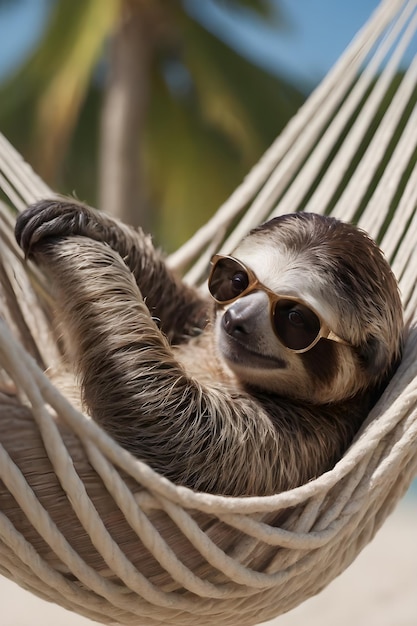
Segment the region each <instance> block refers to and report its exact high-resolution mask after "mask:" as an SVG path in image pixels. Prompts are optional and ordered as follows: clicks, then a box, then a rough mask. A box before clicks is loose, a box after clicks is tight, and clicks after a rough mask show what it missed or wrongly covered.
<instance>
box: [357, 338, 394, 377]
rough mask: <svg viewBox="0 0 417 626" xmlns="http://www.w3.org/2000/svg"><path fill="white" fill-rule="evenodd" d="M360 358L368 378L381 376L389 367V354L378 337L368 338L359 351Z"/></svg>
mask: <svg viewBox="0 0 417 626" xmlns="http://www.w3.org/2000/svg"><path fill="white" fill-rule="evenodd" d="M361 358H362V361H363V364H364V366H365V368H366V371H367V372H368V373H369V375H370V376H378V375H381V374H383V373H384V372H385V371H386V369H387V367H388V366H389V365H390V354H389V350H388V348H387V346H386V344H385V343H384V342H383V341H381V340H380V339H378V337H375V336H371V337H369V339H368V341H367V343H366V345H365V346H364V347H363V348H362V350H361Z"/></svg>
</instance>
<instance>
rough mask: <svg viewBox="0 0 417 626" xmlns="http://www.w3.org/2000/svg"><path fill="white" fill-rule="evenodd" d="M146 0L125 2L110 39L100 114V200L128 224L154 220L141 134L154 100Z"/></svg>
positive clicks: (150, 39) (109, 210)
mask: <svg viewBox="0 0 417 626" xmlns="http://www.w3.org/2000/svg"><path fill="white" fill-rule="evenodd" d="M148 6H149V5H148V3H147V2H126V3H125V5H124V8H123V11H122V17H121V20H120V22H119V25H118V27H117V30H116V32H115V34H114V37H113V39H112V41H111V44H110V53H109V71H108V79H107V86H106V91H105V97H104V105H103V110H102V118H101V146H100V157H99V194H98V195H99V203H100V204H99V205H100V208H101V209H103V210H104V211H106V212H108V213H110V214H111V215H113V216H116V217H119V218H120V219H122V220H123V221H125V222H127V223H128V224H131V225H134V226H137V225H139V224H140V225H141V226H143V227H144V228H147V227H148V226H149V214H148V203H147V193H146V186H145V182H144V179H145V177H144V172H143V163H142V158H141V143H142V142H141V138H142V136H143V130H144V126H145V119H146V113H147V107H148V101H149V71H150V63H151V58H152V48H153V42H152V37H151V34H150V33H151V31H152V29H150V28H149V24H148V21H149V16H148V15H147V14H146V13H147V12H146V10H144V9H147V8H148Z"/></svg>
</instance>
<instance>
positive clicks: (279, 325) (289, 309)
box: [273, 298, 320, 350]
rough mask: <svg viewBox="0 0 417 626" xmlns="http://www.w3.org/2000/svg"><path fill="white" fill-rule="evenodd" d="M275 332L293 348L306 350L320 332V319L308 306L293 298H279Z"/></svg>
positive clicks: (274, 313)
mask: <svg viewBox="0 0 417 626" xmlns="http://www.w3.org/2000/svg"><path fill="white" fill-rule="evenodd" d="M273 317H274V325H275V332H276V334H277V335H278V337H279V339H280V340H281V341H282V343H283V344H284V345H285V346H287V348H291V349H292V350H304V349H305V348H307V347H308V346H309V345H310V344H312V343H313V341H314V340H315V339H316V337H317V335H318V334H319V332H320V320H319V318H318V317H317V315H316V314H315V313H314V312H313V311H312V310H311V309H309V308H308V307H307V306H304V305H303V304H301V303H299V302H294V301H293V300H285V298H283V299H282V300H278V302H277V303H276V305H275V308H274V312H273Z"/></svg>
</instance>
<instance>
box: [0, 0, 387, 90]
mask: <svg viewBox="0 0 417 626" xmlns="http://www.w3.org/2000/svg"><path fill="white" fill-rule="evenodd" d="M271 2H272V4H273V5H278V6H279V7H281V13H282V14H283V16H284V18H285V26H284V27H282V28H277V26H276V24H274V23H273V22H272V23H271V24H270V25H265V24H263V23H261V21H260V20H257V19H254V18H253V15H252V16H251V18H250V17H249V16H248V14H246V15H245V14H243V15H242V14H239V16H236V15H235V14H233V13H230V12H226V11H224V10H220V9H219V8H216V5H214V4H213V3H212V2H211V0H187V5H188V7H189V10H190V12H192V13H194V14H195V15H196V16H198V17H199V19H201V20H204V23H205V24H206V26H208V27H209V28H210V29H211V30H213V31H215V32H216V33H217V34H219V35H220V36H221V37H222V38H223V39H224V40H225V41H227V42H228V43H230V44H232V45H233V46H234V47H235V48H236V49H237V50H238V51H240V52H241V53H243V54H245V55H247V56H248V57H249V58H250V59H251V60H253V61H255V62H257V63H260V64H261V65H263V66H264V67H266V68H268V69H269V70H270V71H272V72H275V73H277V74H284V75H285V76H286V77H292V78H293V79H294V80H295V81H296V82H298V83H301V84H307V85H314V84H315V83H317V82H318V81H319V80H320V79H321V78H322V77H323V76H324V74H325V73H326V72H327V71H328V70H329V68H330V67H331V66H332V65H333V64H334V62H335V61H336V60H337V58H338V57H339V56H340V54H341V53H342V52H343V50H344V49H345V47H346V46H347V45H348V43H349V42H350V40H351V39H352V37H353V36H354V35H355V33H356V32H357V31H358V29H359V28H360V27H361V26H362V25H363V24H364V22H365V21H366V20H367V19H368V17H369V16H370V15H371V14H372V12H373V11H374V10H375V8H376V7H377V6H378V3H379V2H378V0H349V1H348V2H347V1H344V0H271ZM47 6H48V1H47V0H12V2H10V3H9V4H7V5H6V6H5V7H4V8H2V10H1V12H0V79H2V78H3V77H4V76H5V75H7V73H9V72H10V71H11V70H12V69H13V68H14V67H16V65H18V64H19V63H20V62H21V61H22V60H23V59H24V58H25V56H26V55H27V54H28V53H29V52H30V50H31V49H32V47H33V46H34V45H35V44H36V41H37V40H38V38H39V37H40V36H41V34H42V30H43V26H44V20H45V16H46V14H47Z"/></svg>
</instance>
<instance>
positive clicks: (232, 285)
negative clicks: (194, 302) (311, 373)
mask: <svg viewBox="0 0 417 626" xmlns="http://www.w3.org/2000/svg"><path fill="white" fill-rule="evenodd" d="M208 288H209V291H210V293H211V295H212V296H213V298H214V300H215V301H216V302H217V303H218V304H230V303H231V302H234V301H235V300H237V299H238V298H242V297H243V296H246V295H247V294H248V293H251V292H252V291H256V290H261V291H264V292H265V293H266V294H267V296H268V298H269V310H270V315H271V323H272V328H273V330H274V332H275V335H276V336H277V337H278V339H279V341H280V342H281V343H282V344H283V345H284V346H285V347H286V348H288V350H291V351H292V352H298V353H301V352H307V350H311V348H313V347H314V346H315V345H316V343H318V341H320V339H322V338H323V339H330V340H331V341H336V342H337V343H341V344H343V345H346V346H349V345H351V344H350V343H349V342H347V341H345V340H344V339H342V338H341V337H339V336H338V335H336V334H335V333H334V332H332V331H331V330H330V328H329V327H328V326H327V325H326V324H325V322H324V321H323V320H322V319H321V317H320V316H319V314H318V313H317V312H316V311H314V309H312V308H311V307H310V306H309V305H307V304H306V303H305V302H304V301H303V300H301V299H300V298H294V297H292V296H280V295H278V294H276V293H274V292H273V291H271V290H270V289H268V287H265V285H263V284H262V283H261V282H259V280H258V279H257V277H256V276H255V274H254V273H253V272H252V270H251V269H249V268H248V267H246V266H245V265H244V264H243V263H242V262H241V261H238V260H237V259H235V258H234V257H232V256H223V255H221V254H216V255H215V256H214V257H213V258H212V260H211V271H210V275H209V279H208Z"/></svg>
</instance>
